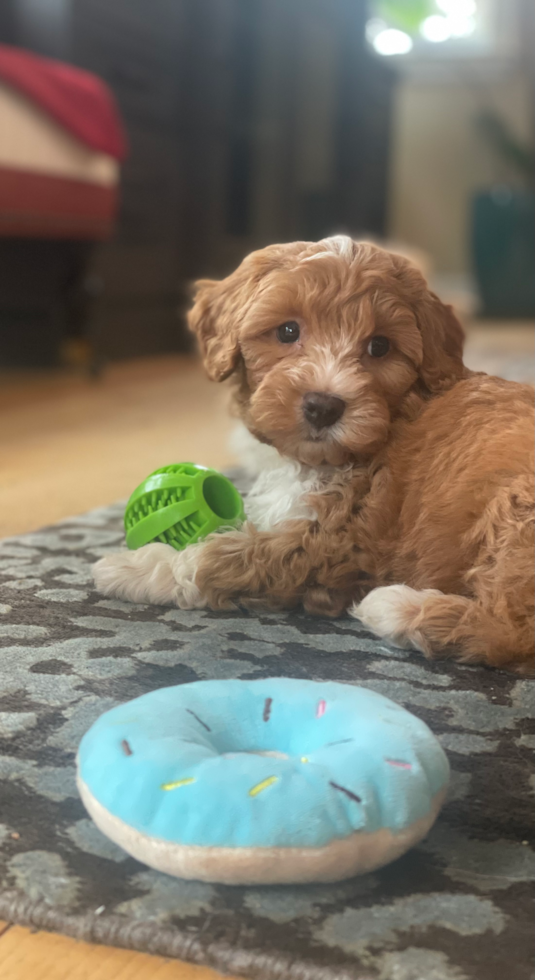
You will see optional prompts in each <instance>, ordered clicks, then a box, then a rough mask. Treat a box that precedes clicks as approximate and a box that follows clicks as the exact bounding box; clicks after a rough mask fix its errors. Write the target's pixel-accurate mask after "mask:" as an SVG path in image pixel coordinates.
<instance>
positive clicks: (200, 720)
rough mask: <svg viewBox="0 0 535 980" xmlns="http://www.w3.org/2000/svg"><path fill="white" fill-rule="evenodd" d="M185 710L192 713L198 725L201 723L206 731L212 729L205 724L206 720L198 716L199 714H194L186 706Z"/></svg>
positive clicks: (189, 713)
mask: <svg viewBox="0 0 535 980" xmlns="http://www.w3.org/2000/svg"><path fill="white" fill-rule="evenodd" d="M186 711H187V712H188V715H193V717H194V718H195V720H196V721H198V722H199V725H202V727H203V728H206V731H207V732H211V731H212V729H211V728H210V727H209V726H208V725H207V724H206V722H205V721H203V720H202V718H199V716H198V715H196V714H195V712H194V711H192V710H191V708H186Z"/></svg>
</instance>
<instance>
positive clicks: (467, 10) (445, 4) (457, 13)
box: [436, 0, 477, 20]
mask: <svg viewBox="0 0 535 980" xmlns="http://www.w3.org/2000/svg"><path fill="white" fill-rule="evenodd" d="M436 4H437V7H438V8H439V10H442V12H443V13H445V14H446V16H447V17H449V18H452V19H457V18H459V19H462V20H467V19H468V18H469V17H473V16H474V14H475V12H476V10H477V4H476V2H475V0H436Z"/></svg>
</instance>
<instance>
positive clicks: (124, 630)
mask: <svg viewBox="0 0 535 980" xmlns="http://www.w3.org/2000/svg"><path fill="white" fill-rule="evenodd" d="M121 516H122V507H121V506H120V505H115V506H112V507H108V508H104V509H101V510H97V511H94V512H92V513H90V514H87V515H85V516H83V517H79V518H74V519H71V520H67V521H64V522H62V523H61V524H58V525H56V526H54V527H51V528H48V529H45V530H43V531H40V532H38V533H34V534H27V535H25V536H21V537H18V538H11V539H9V540H6V541H4V542H3V543H1V544H0V583H2V584H1V585H0V918H1V917H3V918H7V919H8V920H11V921H18V922H22V923H26V924H34V925H36V926H38V927H42V928H49V929H55V930H58V931H63V932H65V933H68V934H70V935H75V936H79V937H84V938H89V939H93V940H96V941H100V942H107V943H111V944H117V945H125V946H129V947H132V948H138V949H143V950H148V951H152V952H159V953H163V954H165V955H168V956H177V957H181V958H183V959H188V960H192V961H194V962H198V963H205V964H207V965H212V966H214V967H216V968H219V969H221V970H228V971H231V972H233V973H234V974H235V975H243V976H246V977H249V978H251V980H253V978H254V980H274V978H281V980H282V978H284V980H334V978H336V980H342V978H348V980H349V978H354V980H365V978H366V980H503V977H505V976H507V977H508V978H510V980H528V978H531V977H532V976H533V961H532V953H533V950H532V922H533V917H532V915H533V913H532V908H531V902H532V898H533V890H532V879H533V873H534V870H535V855H534V851H533V849H532V846H531V845H532V844H533V819H532V815H533V792H534V788H535V786H534V777H533V774H532V772H533V771H532V765H531V759H532V750H533V748H534V747H535V721H534V718H533V711H532V704H533V683H532V682H531V681H529V680H520V679H517V678H515V677H513V676H510V675H508V674H505V673H501V672H496V671H490V670H485V669H480V668H470V667H467V666H459V665H455V664H451V663H445V662H443V663H436V664H429V663H427V662H426V661H425V660H424V659H423V658H422V657H421V656H420V655H418V654H416V653H411V652H408V653H407V652H405V651H396V650H392V649H389V648H388V647H386V646H384V645H383V644H382V643H380V642H378V641H376V640H374V639H373V638H372V637H370V635H369V634H367V633H366V632H365V631H364V630H363V629H361V628H360V627H359V625H358V624H357V623H356V622H354V621H352V620H350V619H340V620H337V621H334V622H331V621H323V620H320V619H312V618H310V617H308V616H306V615H305V614H303V613H291V614H283V615H279V614H277V615H275V614H273V615H272V614H262V615H258V614H254V615H253V614H247V613H241V612H239V613H232V614H223V615H222V614H213V613H210V612H208V611H204V610H203V611H194V612H182V611H179V610H176V609H167V608H162V607H150V606H143V605H140V606H132V605H130V604H127V603H124V602H118V601H114V600H108V599H104V598H102V597H101V596H100V595H98V594H97V593H95V591H94V590H93V588H92V584H91V577H90V566H91V564H92V563H93V562H94V561H95V560H96V559H97V558H98V557H100V556H101V555H104V554H106V553H107V552H108V551H110V550H115V549H116V548H117V546H120V545H122V542H123V536H122V530H121ZM270 676H285V677H299V678H310V679H313V680H317V681H321V680H335V681H342V682H345V683H349V684H362V685H365V686H366V687H369V688H371V689H372V690H374V691H378V692H380V693H381V694H385V695H386V696H388V697H390V698H393V699H394V700H396V701H398V702H400V703H401V704H403V705H404V706H405V707H407V708H408V709H409V710H411V711H414V712H415V713H416V714H417V715H418V716H419V717H421V718H423V719H424V721H426V722H427V724H429V726H430V727H431V728H432V729H433V731H435V732H436V733H437V735H438V736H439V738H440V740H441V743H442V745H443V747H444V749H445V750H446V751H447V753H448V755H449V758H450V762H451V765H452V770H453V777H452V784H451V791H450V796H449V801H448V803H447V805H446V807H445V808H444V810H443V813H442V816H441V817H440V819H439V821H438V823H437V824H436V826H435V827H434V829H433V830H432V832H431V833H430V834H429V836H428V838H427V839H426V840H425V841H424V842H423V843H422V844H421V845H419V846H418V847H417V848H415V849H414V850H413V851H411V852H410V853H409V854H407V855H405V856H404V857H402V858H401V859H400V860H398V861H397V862H395V863H394V864H392V865H390V866H388V867H386V868H384V869H382V870H380V871H378V872H376V873H374V874H371V875H367V876H364V877H362V878H356V879H353V880H350V881H347V882H343V883H341V884H338V885H318V886H299V887H268V888H258V887H255V888H231V887H223V886H211V885H207V884H200V883H196V882H184V881H179V880H175V879H172V878H169V877H167V876H165V875H162V874H158V873H156V872H153V871H150V870H149V869H147V868H146V867H144V866H142V865H140V864H138V863H137V862H136V861H134V860H133V859H131V858H129V857H128V856H126V855H125V854H124V853H123V852H122V851H121V850H120V849H119V848H118V847H116V846H115V845H113V844H112V843H110V842H109V841H108V840H106V839H105V838H104V837H103V836H102V835H101V834H100V832H99V831H98V830H97V829H96V827H95V826H94V825H93V824H92V822H91V821H90V820H89V819H88V818H87V815H86V814H85V812H84V809H83V807H82V804H81V802H80V799H79V797H78V794H77V791H76V787H75V782H74V758H75V753H76V747H77V744H78V742H79V740H80V738H81V736H82V734H83V733H84V731H85V730H86V729H87V728H88V726H89V725H91V723H92V722H93V721H94V719H95V718H97V716H98V715H100V714H101V713H102V712H103V711H106V710H107V709H108V708H111V707H112V706H113V705H115V704H117V703H119V702H122V701H125V700H128V699H130V698H134V697H137V696H138V695H140V694H143V693H145V692H146V691H151V690H154V689H156V688H158V687H163V686H167V685H171V684H177V683H183V682H187V681H194V680H202V679H207V678H230V677H240V678H262V677H270Z"/></svg>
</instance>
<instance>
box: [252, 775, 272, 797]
mask: <svg viewBox="0 0 535 980" xmlns="http://www.w3.org/2000/svg"><path fill="white" fill-rule="evenodd" d="M278 778H279V777H278V776H268V778H267V779H263V780H262V782H261V783H257V784H256V786H253V788H252V789H250V790H249V796H258V794H259V793H262V791H263V790H265V789H267V788H268V786H271V785H272V783H276V782H277V780H278Z"/></svg>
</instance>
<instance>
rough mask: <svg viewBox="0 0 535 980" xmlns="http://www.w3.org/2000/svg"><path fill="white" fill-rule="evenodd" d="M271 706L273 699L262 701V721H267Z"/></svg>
mask: <svg viewBox="0 0 535 980" xmlns="http://www.w3.org/2000/svg"><path fill="white" fill-rule="evenodd" d="M272 704H273V698H266V700H265V701H264V714H263V715H262V718H263V719H264V721H269V718H270V715H271V705H272Z"/></svg>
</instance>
